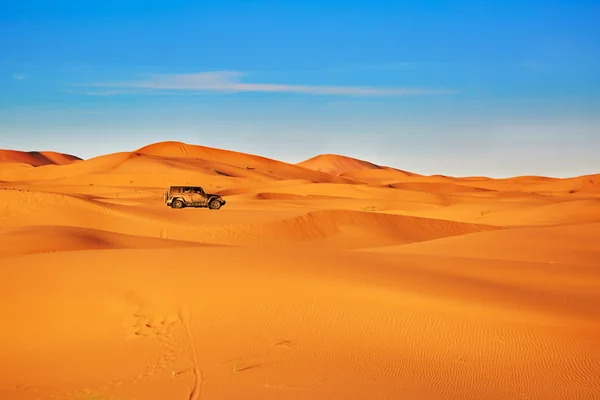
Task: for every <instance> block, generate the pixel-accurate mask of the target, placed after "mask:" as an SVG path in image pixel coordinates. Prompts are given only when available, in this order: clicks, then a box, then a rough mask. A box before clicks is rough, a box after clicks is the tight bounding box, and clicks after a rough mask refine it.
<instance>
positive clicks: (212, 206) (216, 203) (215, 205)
mask: <svg viewBox="0 0 600 400" xmlns="http://www.w3.org/2000/svg"><path fill="white" fill-rule="evenodd" d="M208 208H210V209H211V210H218V209H219V208H221V202H220V201H219V200H213V201H211V202H210V204H209V205H208Z"/></svg>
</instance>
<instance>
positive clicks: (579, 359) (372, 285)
mask: <svg viewBox="0 0 600 400" xmlns="http://www.w3.org/2000/svg"><path fill="white" fill-rule="evenodd" d="M175 254H176V256H177V258H176V260H177V262H174V252H173V250H172V249H156V250H152V249H143V250H132V249H125V250H102V251H90V252H65V253H48V254H34V255H25V256H19V257H14V258H13V257H10V258H5V259H3V260H2V261H3V263H2V265H3V268H1V269H0V274H2V275H0V276H1V277H2V279H0V291H1V292H2V293H3V296H4V297H3V300H4V301H2V302H0V315H3V317H4V318H5V321H7V323H8V327H9V328H10V329H4V330H3V331H2V341H1V342H0V343H1V344H0V346H1V347H0V352H1V353H0V354H1V355H2V360H3V363H4V364H5V365H7V366H8V367H6V368H4V369H3V371H2V372H3V373H2V374H1V375H0V394H2V395H3V398H6V399H11V400H30V399H31V400H33V399H35V398H40V397H41V398H46V397H47V398H59V399H79V398H82V399H89V398H93V396H97V398H106V399H113V398H114V399H117V398H118V399H124V400H125V399H135V398H137V399H147V400H162V399H173V398H174V399H179V398H181V399H193V400H197V399H200V400H201V399H204V398H206V399H218V400H225V399H267V400H275V399H282V398H285V399H291V400H307V399H338V400H342V399H343V400H348V399H350V400H363V399H381V400H398V399H433V400H466V399H468V400H479V399H498V400H500V399H523V398H530V399H544V400H559V399H561V400H562V399H578V400H596V399H597V398H598V397H597V395H598V393H599V390H600V378H599V376H598V373H599V372H600V342H599V340H600V339H599V338H598V336H597V329H598V328H599V325H598V318H600V314H599V311H598V309H597V304H598V301H599V300H600V298H599V296H600V292H598V291H597V290H596V291H594V289H595V288H597V285H598V274H597V273H596V275H595V279H590V272H584V271H582V270H579V269H573V271H572V272H570V274H571V275H570V277H571V279H572V281H569V282H570V283H571V284H570V285H568V286H564V287H562V288H561V287H559V286H558V284H557V282H558V281H559V279H560V278H563V277H564V276H565V273H566V271H565V270H564V269H563V270H553V269H548V271H547V272H546V273H545V274H537V275H536V274H533V273H531V272H532V271H533V269H535V268H538V266H537V265H531V264H527V263H520V264H518V265H517V264H515V265H513V266H512V268H513V269H514V270H516V271H518V270H526V271H527V272H528V280H527V281H526V282H522V281H520V280H518V279H514V278H511V277H510V276H507V274H498V273H495V272H494V271H495V270H498V269H500V268H502V265H499V264H498V263H493V262H490V264H482V263H481V261H480V260H468V259H467V260H453V259H443V258H439V257H431V256H415V255H399V254H373V253H358V252H353V253H348V252H332V251H326V250H323V251H317V250H315V251H312V252H308V251H296V250H289V249H287V250H281V249H277V248H272V249H270V250H269V251H265V249H264V248H263V249H252V248H234V249H223V248H198V249H194V248H183V249H178V251H177V252H176V253H175ZM504 263H506V261H504ZM516 276H519V275H516ZM586 276H587V277H588V279H582V278H584V277H586ZM42 299H43V300H42ZM198 393H200V394H201V396H200V395H198V396H196V394H198ZM194 396H196V397H194Z"/></svg>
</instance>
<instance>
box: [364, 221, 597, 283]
mask: <svg viewBox="0 0 600 400" xmlns="http://www.w3.org/2000/svg"><path fill="white" fill-rule="evenodd" d="M598 238H600V223H591V224H582V225H566V226H556V227H535V228H514V229H509V230H499V231H486V232H478V233H471V234H466V235H463V236H454V237H446V238H441V239H435V240H430V241H426V242H420V243H411V244H407V245H401V246H393V247H386V248H377V249H375V250H372V251H381V252H390V253H398V254H424V255H435V256H439V257H457V258H480V259H496V260H513V261H531V262H543V263H552V264H554V263H556V264H571V265H573V264H579V265H590V266H598V265H600V264H599V263H600V246H599V245H598ZM369 251H371V250H369ZM540 273H542V272H540Z"/></svg>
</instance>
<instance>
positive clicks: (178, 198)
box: [163, 186, 226, 210]
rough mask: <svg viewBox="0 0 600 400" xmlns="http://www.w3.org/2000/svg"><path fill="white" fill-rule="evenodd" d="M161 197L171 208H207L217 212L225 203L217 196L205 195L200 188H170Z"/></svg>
mask: <svg viewBox="0 0 600 400" xmlns="http://www.w3.org/2000/svg"><path fill="white" fill-rule="evenodd" d="M163 197H164V201H165V203H166V205H167V206H169V207H171V208H183V207H208V208H209V209H211V210H218V209H219V208H221V206H223V205H224V204H225V203H226V201H225V200H223V198H222V197H221V196H219V195H218V194H210V193H206V192H204V189H202V188H201V187H200V186H171V187H170V188H169V191H168V192H165V193H164V196H163Z"/></svg>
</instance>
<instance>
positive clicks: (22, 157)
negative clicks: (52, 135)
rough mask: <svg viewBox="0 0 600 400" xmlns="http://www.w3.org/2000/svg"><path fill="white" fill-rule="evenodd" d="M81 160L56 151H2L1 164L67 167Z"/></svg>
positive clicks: (0, 150) (0, 155)
mask: <svg viewBox="0 0 600 400" xmlns="http://www.w3.org/2000/svg"><path fill="white" fill-rule="evenodd" d="M75 161H81V158H79V157H76V156H73V155H71V154H63V153H57V152H54V151H17V150H2V149H0V163H18V164H28V165H31V166H33V167H39V166H42V165H65V164H71V163H73V162H75Z"/></svg>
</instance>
